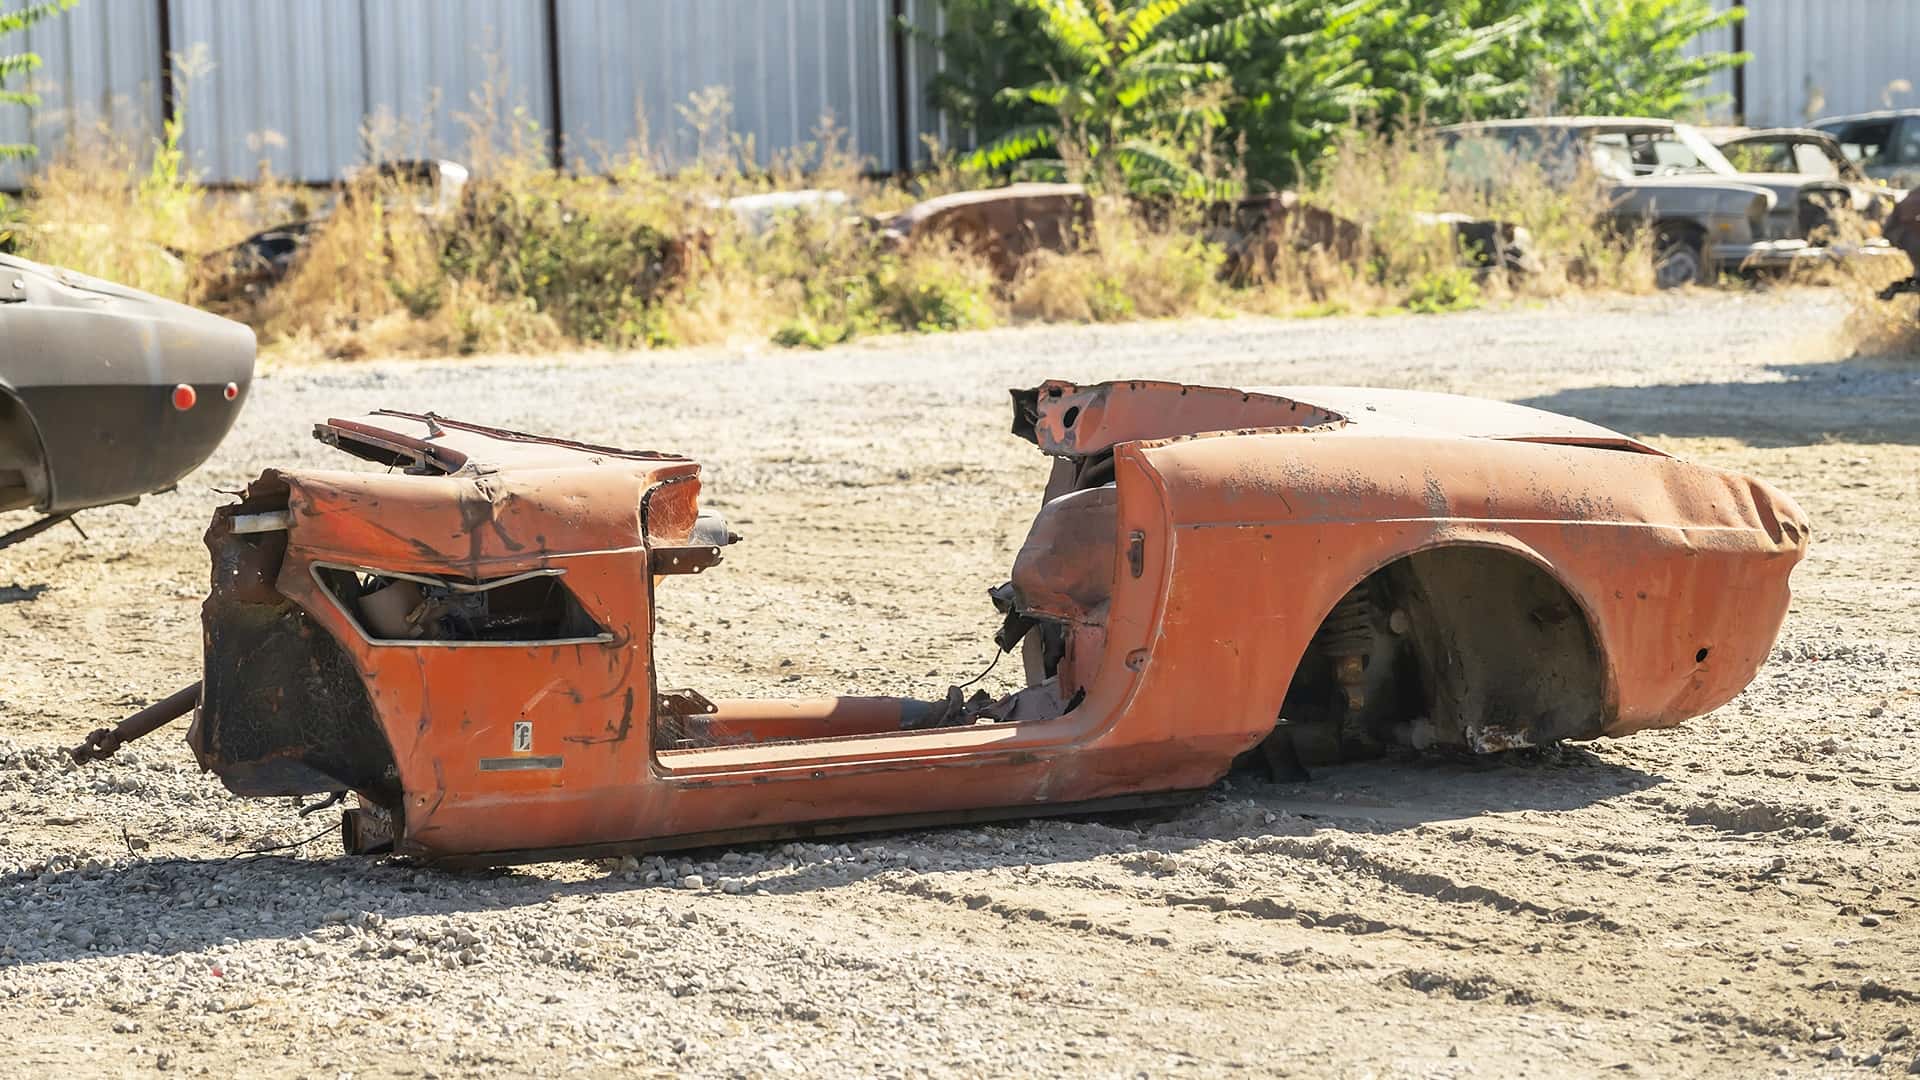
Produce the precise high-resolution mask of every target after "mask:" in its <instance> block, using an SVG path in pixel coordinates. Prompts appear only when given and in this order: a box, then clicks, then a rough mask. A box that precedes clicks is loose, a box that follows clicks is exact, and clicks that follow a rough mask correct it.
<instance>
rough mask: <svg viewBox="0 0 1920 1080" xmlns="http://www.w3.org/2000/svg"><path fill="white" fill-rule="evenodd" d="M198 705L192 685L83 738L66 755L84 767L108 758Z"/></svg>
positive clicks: (196, 686) (197, 687)
mask: <svg viewBox="0 0 1920 1080" xmlns="http://www.w3.org/2000/svg"><path fill="white" fill-rule="evenodd" d="M198 704H200V684H199V683H194V684H193V685H192V686H189V687H187V688H186V689H184V690H176V691H174V692H173V693H171V694H168V695H167V696H166V697H164V698H162V699H161V700H159V701H156V702H154V703H153V704H151V705H149V706H147V707H146V708H144V709H141V710H140V711H139V712H137V713H134V714H133V715H132V716H129V717H127V718H126V719H125V720H122V721H120V722H119V723H118V724H115V725H114V726H112V727H110V728H101V729H100V730H98V731H96V732H94V733H93V734H91V735H89V736H87V741H86V742H83V743H81V744H80V745H79V746H76V747H74V748H73V749H71V750H69V751H67V754H68V755H69V756H70V757H72V758H73V763H74V764H75V765H85V764H86V763H87V762H89V761H99V760H101V759H103V758H110V757H112V756H113V754H114V751H116V750H118V749H120V748H121V747H122V746H125V745H126V744H127V743H130V742H132V741H133V740H135V739H137V738H139V737H141V736H142V735H150V734H152V733H153V732H155V731H158V730H159V729H161V728H163V727H165V726H166V725H167V724H168V723H170V722H171V721H174V720H178V719H179V718H181V717H182V716H185V715H186V714H187V713H189V712H192V711H193V707H194V706H196V705H198Z"/></svg>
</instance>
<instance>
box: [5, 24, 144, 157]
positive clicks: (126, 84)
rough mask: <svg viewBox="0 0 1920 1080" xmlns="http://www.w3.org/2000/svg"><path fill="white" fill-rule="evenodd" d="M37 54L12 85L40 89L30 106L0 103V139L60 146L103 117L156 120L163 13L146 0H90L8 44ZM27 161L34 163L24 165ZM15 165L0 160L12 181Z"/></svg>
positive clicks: (133, 124)
mask: <svg viewBox="0 0 1920 1080" xmlns="http://www.w3.org/2000/svg"><path fill="white" fill-rule="evenodd" d="M16 49H18V50H20V51H25V52H36V53H39V54H40V59H41V61H42V67H41V68H40V70H39V71H37V72H35V73H34V74H33V75H32V76H31V77H29V78H28V79H27V80H25V82H24V84H22V85H16V86H15V88H16V89H31V90H34V91H37V92H38V93H39V94H40V95H41V98H42V104H41V106H40V107H39V108H34V109H17V108H12V107H9V108H6V109H0V142H7V143H32V144H34V145H35V146H38V147H39V148H40V151H41V153H43V154H50V153H53V152H55V151H57V150H58V149H59V148H60V147H61V146H62V144H63V143H64V142H65V140H66V139H67V137H68V135H69V134H72V133H76V132H78V133H81V134H84V133H85V132H87V131H88V130H91V129H94V128H96V127H98V126H99V125H102V124H108V125H111V126H112V127H114V128H115V129H117V130H120V131H157V130H159V127H160V16H159V9H158V8H157V7H156V5H154V4H153V3H151V2H149V0H93V2H91V3H86V4H82V5H81V6H79V7H77V8H75V9H73V10H72V11H70V12H68V13H66V14H65V15H62V16H59V17H56V18H54V19H50V20H47V21H45V22H42V23H40V24H39V25H38V26H35V27H32V28H31V29H29V30H28V31H27V32H26V33H25V34H23V35H22V36H21V37H20V38H19V39H16V40H11V41H8V42H7V51H9V52H11V51H14V50H16ZM28 167H31V166H28ZM19 172H20V166H19V165H18V164H14V163H8V164H6V165H5V166H0V185H4V186H7V187H16V186H18V184H19Z"/></svg>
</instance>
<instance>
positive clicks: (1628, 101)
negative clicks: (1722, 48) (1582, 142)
mask: <svg viewBox="0 0 1920 1080" xmlns="http://www.w3.org/2000/svg"><path fill="white" fill-rule="evenodd" d="M1744 15H1746V11H1745V10H1744V9H1742V8H1732V9H1729V10H1727V11H1722V12H1715V11H1714V10H1713V5H1712V4H1711V3H1710V2H1709V0H1573V2H1571V3H1569V2H1564V0H1563V2H1559V3H1553V4H1550V5H1548V7H1547V10H1546V11H1545V12H1543V13H1542V16H1541V18H1540V29H1539V32H1538V35H1537V37H1538V40H1539V42H1540V51H1541V54H1542V55H1541V67H1542V69H1543V70H1544V71H1545V72H1546V73H1547V74H1548V75H1549V77H1550V78H1551V79H1552V80H1553V92H1554V98H1555V104H1556V105H1557V106H1558V111H1560V112H1567V113H1592V114H1598V115H1619V116H1667V117H1671V116H1682V115H1685V114H1687V113H1689V112H1693V111H1695V110H1698V109H1699V108H1701V107H1702V106H1703V105H1707V104H1712V103H1713V102H1712V100H1710V99H1706V98H1703V97H1702V96H1701V93H1700V92H1701V91H1702V90H1704V89H1706V87H1707V84H1708V83H1709V81H1710V80H1711V79H1712V78H1713V76H1714V73H1715V72H1719V71H1723V70H1725V69H1727V68H1730V67H1735V66H1737V65H1739V64H1742V63H1744V62H1746V60H1747V59H1749V58H1748V57H1747V56H1746V55H1745V54H1740V55H1734V54H1730V53H1704V54H1701V55H1697V56H1688V55H1687V54H1686V51H1685V50H1686V46H1687V44H1688V43H1689V42H1691V41H1692V40H1693V39H1695V38H1696V37H1698V36H1700V35H1701V34H1704V33H1707V32H1709V31H1712V30H1717V29H1719V28H1721V27H1724V26H1730V25H1732V24H1733V23H1734V22H1736V21H1738V20H1739V19H1740V18H1742V17H1743V16H1744Z"/></svg>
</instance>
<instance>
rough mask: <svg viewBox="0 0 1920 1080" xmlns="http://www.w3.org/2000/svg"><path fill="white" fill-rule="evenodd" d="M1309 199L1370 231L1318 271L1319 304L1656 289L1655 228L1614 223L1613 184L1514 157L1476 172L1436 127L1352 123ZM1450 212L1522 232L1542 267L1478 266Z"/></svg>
mask: <svg viewBox="0 0 1920 1080" xmlns="http://www.w3.org/2000/svg"><path fill="white" fill-rule="evenodd" d="M1304 196H1305V198H1306V200H1307V201H1308V202H1309V203H1311V204H1312V205H1315V206H1318V207H1321V208H1324V209H1326V210H1329V211H1331V212H1332V213H1334V214H1336V215H1338V216H1340V217H1343V218H1346V219H1347V220H1350V221H1353V222H1356V223H1358V224H1359V225H1360V226H1361V228H1362V231H1363V233H1364V235H1365V237H1366V255H1365V257H1364V258H1362V259H1359V260H1354V261H1351V262H1347V263H1344V264H1340V263H1332V264H1329V263H1325V262H1324V261H1323V262H1322V263H1321V264H1320V265H1318V266H1317V267H1315V268H1314V276H1315V278H1316V280H1315V283H1314V286H1313V288H1312V289H1311V290H1310V291H1311V292H1312V293H1313V294H1315V297H1316V300H1318V301H1320V302H1325V301H1326V300H1327V299H1328V297H1329V296H1332V297H1334V298H1335V299H1336V300H1337V302H1340V303H1343V304H1345V305H1347V306H1353V307H1363V308H1364V307H1378V306H1404V307H1406V308H1408V309H1409V310H1414V311H1443V310H1452V309H1457V308H1461V307H1472V306H1475V305H1476V304H1478V303H1479V302H1480V301H1481V299H1482V298H1490V297H1503V296H1534V297H1543V296H1555V295H1559V294H1561V293H1564V292H1566V291H1568V290H1569V289H1573V288H1600V289H1605V290H1609V291H1619V292H1644V291H1647V290H1650V289H1651V288H1652V287H1653V253H1652V241H1651V237H1650V235H1649V233H1650V230H1634V229H1622V228H1618V227H1616V226H1615V225H1614V224H1613V219H1612V216H1611V211H1612V206H1611V203H1610V201H1609V198H1608V195H1607V191H1606V185H1605V184H1604V183H1602V182H1601V181H1600V180H1599V178H1598V177H1595V176H1593V175H1591V173H1589V172H1587V171H1585V170H1584V169H1582V170H1577V171H1576V172H1575V173H1574V174H1573V175H1570V176H1566V177H1555V176H1552V175H1550V174H1548V173H1547V172H1546V171H1544V170H1543V169H1541V168H1540V167H1539V166H1538V165H1537V164H1535V163H1533V162H1529V161H1525V160H1520V159H1515V158H1512V157H1508V158H1505V159H1503V160H1498V161H1490V162H1489V161H1483V162H1480V163H1479V164H1478V168H1476V169H1475V170H1472V171H1471V172H1469V171H1465V170H1462V169H1460V168H1459V167H1458V166H1457V163H1456V161H1455V159H1454V158H1453V157H1452V155H1450V154H1449V152H1448V150H1447V148H1446V147H1445V146H1444V145H1443V144H1442V143H1441V141H1440V140H1439V139H1438V138H1437V137H1435V136H1433V135H1430V134H1427V133H1424V132H1419V131H1410V132H1405V133H1401V134H1398V135H1382V134H1378V133H1374V132H1371V131H1366V130H1360V129H1356V130H1354V131H1350V132H1348V133H1347V134H1346V135H1343V136H1342V137H1341V138H1340V139H1339V140H1338V141H1337V143H1336V146H1335V150H1334V152H1333V153H1332V154H1331V155H1329V156H1328V157H1327V158H1326V159H1325V161H1324V162H1323V167H1322V168H1321V170H1320V171H1319V173H1318V174H1317V175H1316V176H1315V178H1314V180H1313V181H1312V183H1310V184H1309V185H1308V186H1307V187H1306V188H1305V190H1304ZM1443 215H1460V216H1464V217H1468V218H1474V219H1479V220H1484V221H1497V222H1502V223H1505V224H1506V225H1509V226H1514V227H1517V228H1520V229H1524V230H1526V233H1527V235H1528V236H1529V237H1530V244H1529V247H1530V249H1531V250H1532V252H1533V253H1534V254H1535V255H1537V256H1538V263H1537V265H1536V266H1534V267H1532V268H1531V269H1528V270H1526V271H1517V270H1511V269H1508V268H1503V267H1502V266H1501V265H1500V264H1499V262H1498V260H1495V261H1494V265H1492V266H1488V267H1484V268H1480V269H1475V268H1473V267H1471V265H1470V264H1471V263H1473V262H1474V261H1476V260H1475V259H1474V258H1472V256H1475V255H1476V254H1477V255H1487V254H1491V253H1475V252H1469V251H1466V250H1463V247H1462V242H1461V239H1460V237H1459V236H1458V234H1456V232H1455V231H1454V230H1453V229H1451V228H1449V227H1448V225H1447V220H1446V217H1445V216H1443Z"/></svg>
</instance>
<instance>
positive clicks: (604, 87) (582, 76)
mask: <svg viewBox="0 0 1920 1080" xmlns="http://www.w3.org/2000/svg"><path fill="white" fill-rule="evenodd" d="M557 15H558V20H559V27H560V33H559V38H560V40H559V51H560V72H561V76H560V82H561V90H560V108H561V116H562V119H563V121H564V123H565V126H566V154H567V158H568V159H569V160H570V161H576V162H583V163H584V164H586V166H587V167H588V168H595V167H598V165H600V164H601V163H603V162H604V161H605V160H606V159H607V158H608V157H609V156H613V155H618V154H620V153H623V152H625V151H627V150H629V149H630V148H631V147H633V146H634V145H635V143H636V140H638V139H639V138H640V136H641V134H642V132H643V131H644V133H645V136H646V145H647V148H648V150H649V151H650V152H652V153H653V154H654V155H656V156H657V157H658V158H659V160H660V162H661V164H663V165H666V166H668V167H674V166H679V165H684V164H686V163H687V162H689V161H691V160H693V159H694V158H695V157H696V156H697V155H698V154H699V152H700V149H701V148H700V146H699V145H698V143H699V140H698V137H697V135H696V132H695V120H696V118H697V117H696V114H698V113H699V112H700V110H699V109H698V108H697V107H696V106H695V105H694V99H695V96H696V95H705V94H707V93H708V92H709V91H712V90H715V89H718V90H721V91H724V92H725V94H726V96H727V99H728V100H729V102H730V103H731V106H732V115H731V119H730V121H729V127H730V129H731V131H732V132H733V133H734V134H736V135H738V136H740V137H741V138H743V139H746V140H750V141H751V144H752V148H753V157H754V161H755V163H756V164H759V165H763V166H764V165H767V164H770V163H771V162H772V161H773V159H774V156H775V155H776V153H779V152H781V151H783V150H787V149H790V148H794V147H799V146H804V145H805V144H807V143H809V142H812V141H814V139H815V134H816V131H817V129H818V128H819V126H820V123H821V120H822V118H823V117H825V116H828V115H831V117H832V119H833V122H834V124H835V125H836V126H837V127H839V128H840V129H841V130H842V131H843V132H845V133H846V135H847V138H848V141H849V142H850V144H851V146H852V147H853V149H854V151H855V153H856V154H857V155H859V156H860V157H862V158H864V159H866V160H867V161H868V162H869V165H870V166H871V167H874V168H880V169H890V168H892V167H893V166H894V157H895V153H894V129H893V126H892V124H893V118H892V110H893V106H892V96H893V50H892V25H893V24H892V16H891V13H890V4H889V3H888V0H729V2H727V3H724V4H716V3H711V2H708V0H654V2H652V3H648V4H645V5H640V4H630V3H625V2H621V0H558V6H557ZM709 149H712V147H709Z"/></svg>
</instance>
